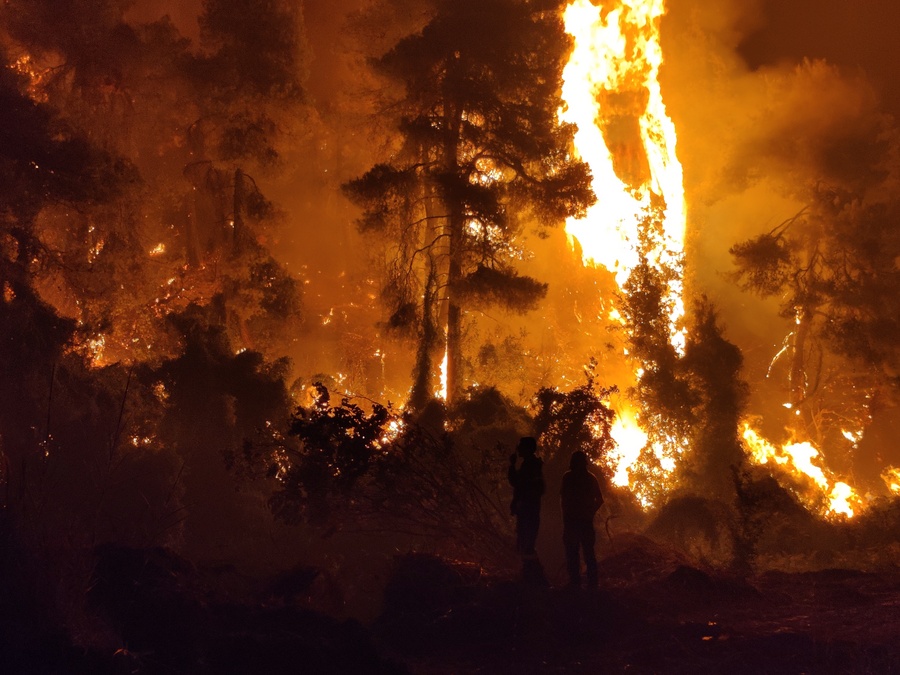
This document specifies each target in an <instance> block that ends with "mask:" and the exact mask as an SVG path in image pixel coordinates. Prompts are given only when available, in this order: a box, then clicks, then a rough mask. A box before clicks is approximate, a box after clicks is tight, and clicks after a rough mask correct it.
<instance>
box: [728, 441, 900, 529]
mask: <svg viewBox="0 0 900 675" xmlns="http://www.w3.org/2000/svg"><path fill="white" fill-rule="evenodd" d="M743 437H744V442H745V443H746V444H747V448H748V449H749V450H750V455H751V458H752V459H753V461H755V462H756V463H758V464H768V463H769V461H770V460H771V461H772V462H773V463H774V464H775V465H777V466H779V467H780V468H781V469H782V470H783V471H784V472H786V473H787V474H789V475H792V476H794V477H796V478H800V479H801V480H803V481H804V482H805V483H806V484H807V485H810V491H811V495H812V497H810V495H809V494H801V495H800V498H801V499H802V500H803V501H805V502H806V503H807V504H809V505H811V506H812V505H814V502H815V501H816V498H817V497H818V498H820V499H824V501H825V503H827V505H828V506H827V508H826V509H825V512H824V514H823V515H826V516H833V515H844V516H847V517H848V518H852V517H853V516H854V515H856V513H857V511H858V510H860V509H861V508H862V506H863V503H862V500H861V499H860V497H859V496H858V494H857V493H856V490H854V489H853V488H852V487H851V486H850V485H848V484H847V483H845V482H844V481H840V480H835V479H834V477H833V476H831V475H830V473H827V472H826V470H825V469H823V468H822V467H821V466H819V465H818V464H816V463H814V460H817V461H818V458H820V457H821V455H820V454H819V451H818V450H817V449H816V448H815V447H814V446H813V445H812V443H809V442H803V443H785V444H784V445H783V446H782V447H781V448H776V447H775V446H774V445H772V444H771V443H769V442H768V441H767V440H765V439H764V438H763V437H762V436H761V435H760V434H759V433H758V432H757V431H755V430H754V429H753V428H752V427H751V426H750V425H749V424H744V433H743ZM898 476H900V472H898ZM813 486H814V487H813ZM898 488H900V485H898Z"/></svg>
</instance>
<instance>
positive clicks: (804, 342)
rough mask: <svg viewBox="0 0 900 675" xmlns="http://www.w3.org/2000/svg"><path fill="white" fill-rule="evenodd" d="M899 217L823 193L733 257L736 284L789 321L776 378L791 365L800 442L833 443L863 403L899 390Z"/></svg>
mask: <svg viewBox="0 0 900 675" xmlns="http://www.w3.org/2000/svg"><path fill="white" fill-rule="evenodd" d="M897 211H898V205H897V204H896V203H895V202H893V201H888V202H884V201H874V200H870V199H865V198H860V197H857V196H856V195H854V194H853V193H851V192H849V191H847V190H842V189H837V188H827V187H824V186H821V185H820V186H818V187H817V188H816V189H815V190H814V192H813V193H812V195H811V199H810V205H809V206H808V207H807V208H805V209H804V210H803V211H801V212H800V213H798V214H797V215H795V216H794V217H792V218H790V219H788V220H786V221H785V222H783V223H781V224H780V225H779V226H778V227H776V228H774V229H773V230H771V231H769V232H766V233H764V234H761V235H759V236H757V237H754V238H753V239H750V240H748V241H745V242H742V243H739V244H735V245H734V246H733V247H732V248H731V253H732V255H733V256H734V260H735V263H736V265H737V271H736V273H735V278H736V280H737V282H738V283H739V284H740V285H741V286H742V287H743V288H744V289H745V290H749V291H752V292H754V293H757V294H758V295H761V296H763V297H778V298H780V301H779V307H780V313H781V315H782V316H783V317H784V318H786V319H788V320H789V321H790V322H791V325H792V327H791V331H790V333H789V335H788V336H787V337H786V338H785V340H784V345H783V348H782V349H781V351H780V352H779V353H778V354H777V355H776V356H775V359H774V360H773V364H772V366H770V370H772V368H773V367H774V365H775V363H776V362H777V361H778V360H779V359H781V357H785V358H786V359H787V372H788V389H789V398H788V401H787V402H786V404H787V405H788V406H789V408H790V409H791V410H792V411H794V413H795V414H794V426H795V427H796V431H797V433H798V435H800V436H806V437H807V438H810V439H814V440H816V441H817V442H819V443H822V442H826V441H832V442H833V441H835V440H837V437H838V436H839V435H840V433H841V430H842V429H843V430H846V429H848V428H849V429H850V430H851V431H855V430H857V429H861V428H863V427H865V425H866V424H867V421H868V420H869V418H870V414H871V411H870V410H868V408H869V404H868V403H867V401H869V400H871V399H872V398H873V397H874V398H881V396H883V395H884V394H890V393H891V392H895V391H896V388H897V384H898V372H900V367H898V366H900V362H898V352H897V334H898V332H900V323H898V316H900V306H898V297H900V279H898V275H897V263H896V261H897V257H898V255H900V239H898V236H897V232H896V228H895V227H893V224H894V223H895V222H896V219H897Z"/></svg>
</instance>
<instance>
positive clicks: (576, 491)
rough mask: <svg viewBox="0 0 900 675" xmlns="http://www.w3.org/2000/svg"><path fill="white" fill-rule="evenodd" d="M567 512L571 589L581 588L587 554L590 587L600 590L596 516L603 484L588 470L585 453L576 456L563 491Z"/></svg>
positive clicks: (565, 539) (565, 537) (565, 525)
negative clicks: (582, 566)
mask: <svg viewBox="0 0 900 675" xmlns="http://www.w3.org/2000/svg"><path fill="white" fill-rule="evenodd" d="M560 497H561V499H562V513H563V544H564V545H565V547H566V566H567V568H568V570H569V586H570V587H571V588H580V587H581V561H580V560H579V555H578V554H579V551H580V552H581V553H582V554H583V555H584V566H585V568H586V571H587V581H588V587H589V588H596V587H597V556H596V555H595V554H594V542H595V541H596V538H597V537H596V534H595V533H594V514H595V513H597V509H599V508H600V506H601V505H602V504H603V495H602V494H601V492H600V483H598V482H597V477H596V476H594V474H593V473H591V471H590V470H589V469H588V458H587V455H586V454H584V453H583V452H582V451H581V450H577V451H575V452H573V453H572V458H571V459H570V460H569V470H568V471H567V472H566V473H565V475H564V476H563V479H562V488H561V489H560Z"/></svg>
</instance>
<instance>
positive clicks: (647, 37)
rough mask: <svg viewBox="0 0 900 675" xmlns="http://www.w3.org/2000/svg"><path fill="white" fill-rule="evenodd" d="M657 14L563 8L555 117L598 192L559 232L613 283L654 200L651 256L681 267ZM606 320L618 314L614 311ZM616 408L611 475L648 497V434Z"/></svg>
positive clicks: (584, 5)
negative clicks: (644, 460)
mask: <svg viewBox="0 0 900 675" xmlns="http://www.w3.org/2000/svg"><path fill="white" fill-rule="evenodd" d="M663 14H665V3H664V1H663V0H624V1H623V2H620V3H618V4H617V5H616V6H615V7H614V8H612V9H610V10H609V11H606V9H605V8H604V7H598V6H595V5H594V4H592V3H591V2H590V0H573V2H571V3H570V4H569V6H568V7H567V8H566V12H565V15H564V21H565V27H566V31H567V32H568V33H569V34H570V35H571V36H572V37H573V39H574V49H573V52H572V56H571V57H570V60H569V62H568V64H567V65H566V68H565V70H564V71H563V90H562V96H563V99H564V101H565V106H564V108H563V109H562V110H560V118H561V119H562V120H563V121H565V122H570V123H574V124H575V125H576V126H577V128H578V129H577V132H576V134H575V149H576V151H577V152H578V154H579V155H580V156H581V157H582V159H584V160H585V161H586V162H587V163H588V164H589V165H590V167H591V172H592V174H593V188H594V192H595V194H596V195H597V197H598V201H597V204H596V205H595V206H594V207H592V208H591V209H590V210H589V211H588V213H587V215H586V216H585V217H584V218H583V219H578V220H576V219H569V221H568V222H567V223H566V232H567V233H568V234H569V236H570V237H572V238H574V239H577V240H578V243H579V244H580V245H581V249H582V255H583V258H584V262H585V264H591V265H601V266H603V267H605V268H606V269H608V270H609V271H610V272H612V273H613V274H614V275H615V278H616V282H617V283H618V285H619V286H620V288H621V287H622V286H623V285H624V283H625V281H626V280H627V279H628V276H629V274H630V273H631V270H632V269H634V267H635V266H636V265H637V264H638V262H639V252H638V245H639V230H640V226H641V223H642V221H644V220H645V219H646V217H647V214H648V213H649V212H651V210H652V208H653V206H654V205H656V204H659V202H660V200H661V201H662V204H663V207H662V216H663V223H662V233H661V237H660V238H659V239H658V240H657V241H656V242H655V248H654V249H653V250H651V251H649V252H648V262H650V264H653V265H658V266H662V265H668V266H670V267H673V268H675V269H678V263H679V261H680V258H681V256H682V254H683V250H684V232H685V201H684V186H683V177H682V169H681V164H680V163H679V161H678V159H677V157H676V155H675V147H676V134H675V125H674V124H673V123H672V120H671V119H669V116H668V114H667V112H666V107H665V104H664V103H663V98H662V89H661V87H660V84H659V70H660V66H661V65H662V62H663V58H662V48H661V45H660V33H659V27H660V20H661V18H662V16H663ZM681 295H682V282H681V280H680V279H675V280H673V281H672V282H671V283H670V286H669V298H668V299H669V300H670V302H671V304H672V306H673V308H674V309H673V310H672V312H671V314H670V316H669V323H670V335H671V341H672V344H673V346H675V347H676V349H678V350H679V351H681V350H682V348H683V346H684V339H685V335H684V332H683V330H680V329H679V328H678V327H677V326H678V324H679V322H680V320H681V318H682V317H683V315H684V304H683V301H682V298H681ZM610 320H612V321H620V320H621V319H620V317H619V316H618V312H615V314H614V315H611V316H610ZM638 375H639V373H638ZM615 407H616V408H617V410H616V413H617V420H616V423H615V425H614V427H613V430H612V436H613V439H614V440H615V441H616V444H617V448H616V450H615V451H614V452H613V453H612V454H611V456H610V461H611V465H612V469H613V473H614V477H613V482H614V483H615V484H616V485H621V486H625V485H631V488H632V490H634V492H635V494H636V495H637V496H638V498H639V499H640V500H641V501H642V502H643V503H645V504H646V505H649V499H650V498H649V497H648V496H646V495H644V496H642V494H643V493H645V492H649V487H650V486H647V487H648V490H643V489H642V487H641V486H640V485H637V484H635V483H636V481H634V479H633V478H632V476H631V475H630V474H631V473H633V469H634V467H635V465H636V464H637V463H638V462H639V461H640V456H641V453H642V451H644V449H645V448H647V443H648V436H647V433H646V432H645V431H644V430H643V429H641V427H640V425H639V424H638V423H637V420H636V416H635V414H634V412H633V411H632V410H630V409H629V408H628V406H627V404H624V402H623V404H620V405H617V406H615ZM675 445H677V443H675ZM658 446H659V444H653V446H652V447H650V448H647V449H648V450H649V451H650V452H651V453H652V455H653V456H654V457H655V458H656V460H657V461H656V464H657V467H656V469H655V471H654V472H653V473H660V472H661V473H662V474H663V475H659V476H655V478H656V479H660V480H663V481H665V478H666V477H667V476H668V474H669V473H671V472H672V471H673V470H674V469H675V458H674V456H673V452H672V451H671V448H663V447H661V446H660V447H658ZM681 450H683V449H682V448H678V449H677V451H676V453H675V454H680V452H681Z"/></svg>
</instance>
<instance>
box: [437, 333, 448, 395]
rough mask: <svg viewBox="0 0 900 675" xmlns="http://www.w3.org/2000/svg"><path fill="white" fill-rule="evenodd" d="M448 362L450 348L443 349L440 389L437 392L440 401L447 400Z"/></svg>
mask: <svg viewBox="0 0 900 675" xmlns="http://www.w3.org/2000/svg"><path fill="white" fill-rule="evenodd" d="M449 361H450V346H449V345H447V347H446V348H445V349H444V359H443V360H442V361H441V388H440V390H439V391H438V392H437V396H438V398H439V399H441V400H442V401H446V400H447V366H448V364H449Z"/></svg>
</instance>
